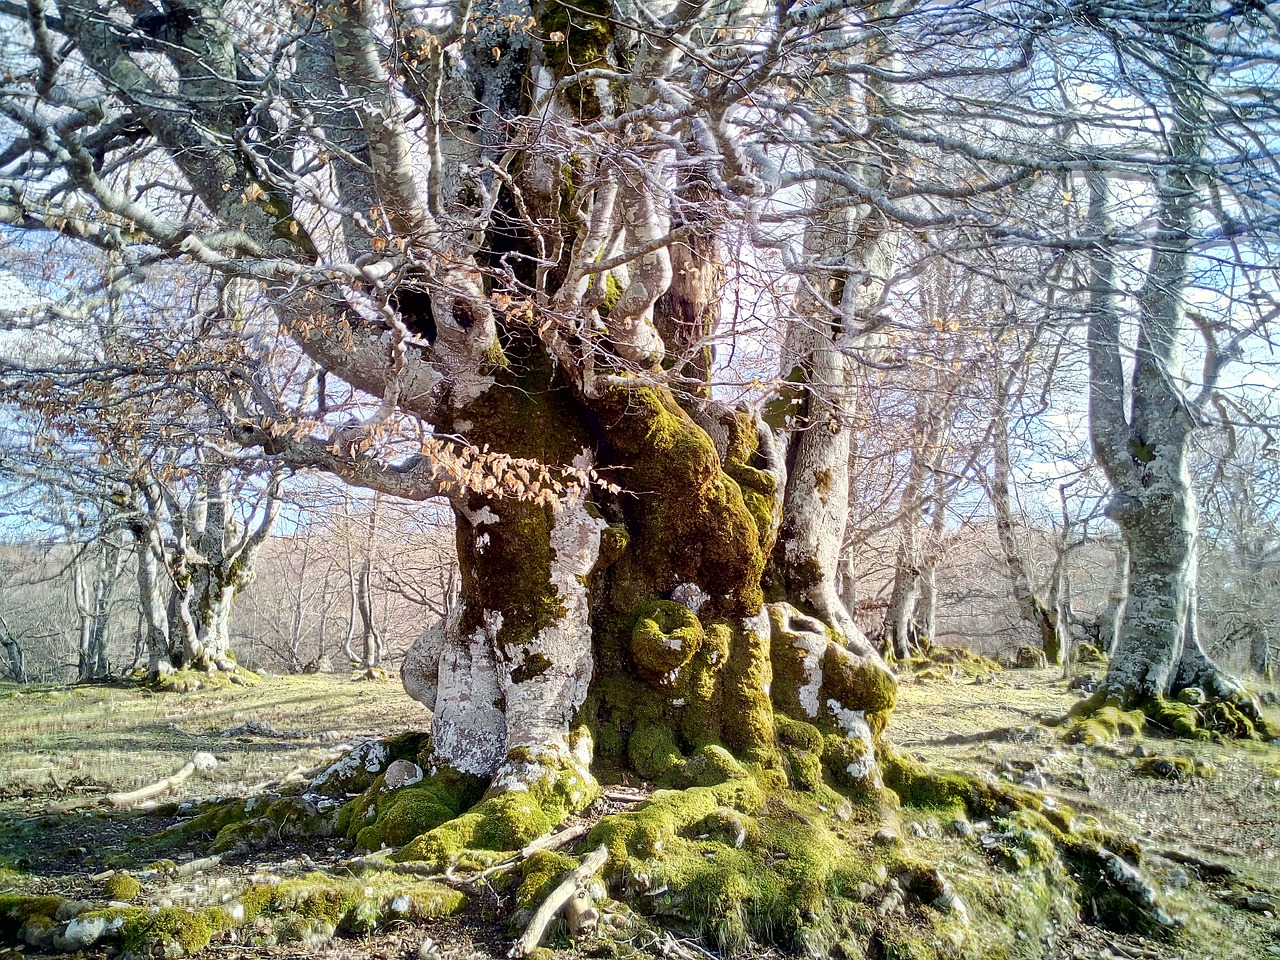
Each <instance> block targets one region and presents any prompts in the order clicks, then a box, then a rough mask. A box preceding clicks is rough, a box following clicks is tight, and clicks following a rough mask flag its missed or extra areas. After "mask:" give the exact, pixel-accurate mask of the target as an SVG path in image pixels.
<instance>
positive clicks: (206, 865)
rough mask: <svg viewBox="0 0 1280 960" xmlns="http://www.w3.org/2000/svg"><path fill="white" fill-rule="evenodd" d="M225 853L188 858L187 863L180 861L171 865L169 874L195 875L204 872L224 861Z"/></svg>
mask: <svg viewBox="0 0 1280 960" xmlns="http://www.w3.org/2000/svg"><path fill="white" fill-rule="evenodd" d="M222 858H223V854H221V853H215V854H213V855H212V856H208V857H201V858H200V859H199V860H188V861H187V862H186V863H180V864H178V865H177V866H174V867H170V868H169V869H168V871H167V872H168V874H169V875H170V876H172V877H194V876H195V875H196V874H198V873H204V871H206V870H210V869H212V868H213V867H216V866H217V865H218V864H220V863H221V862H222Z"/></svg>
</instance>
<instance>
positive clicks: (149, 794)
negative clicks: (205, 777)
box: [107, 751, 218, 808]
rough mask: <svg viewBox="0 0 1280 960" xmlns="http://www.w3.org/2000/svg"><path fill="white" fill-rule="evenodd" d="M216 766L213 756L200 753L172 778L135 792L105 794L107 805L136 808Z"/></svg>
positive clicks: (166, 778) (158, 781) (216, 762)
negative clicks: (196, 774)
mask: <svg viewBox="0 0 1280 960" xmlns="http://www.w3.org/2000/svg"><path fill="white" fill-rule="evenodd" d="M217 766H218V761H217V759H215V758H214V756H213V754H211V753H204V752H203V751H201V752H200V753H197V754H196V755H195V756H193V757H192V758H191V759H190V760H188V761H187V762H186V763H184V764H183V765H182V769H181V770H179V771H178V772H177V773H175V774H173V775H172V776H169V777H165V778H164V779H163V780H157V781H156V782H155V783H151V784H148V785H147V786H145V787H139V788H138V789H137V790H129V791H127V792H125V793H109V794H107V803H109V804H111V806H113V807H117V808H127V807H134V806H137V805H138V804H140V803H142V802H144V801H146V800H151V799H153V798H154V797H158V796H160V795H161V794H165V793H168V792H169V791H170V790H172V789H173V788H174V787H177V786H179V785H180V784H182V783H183V782H185V781H187V780H189V779H191V776H192V775H193V774H195V773H197V772H199V773H208V772H209V771H210V770H213V769H215V768H216V767H217Z"/></svg>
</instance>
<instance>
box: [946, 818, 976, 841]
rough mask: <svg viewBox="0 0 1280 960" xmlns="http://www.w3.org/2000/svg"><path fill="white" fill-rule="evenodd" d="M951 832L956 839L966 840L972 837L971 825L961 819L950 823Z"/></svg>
mask: <svg viewBox="0 0 1280 960" xmlns="http://www.w3.org/2000/svg"><path fill="white" fill-rule="evenodd" d="M951 832H952V833H954V834H955V835H956V836H957V837H964V838H965V839H968V838H969V837H972V836H973V824H971V823H970V822H969V821H968V820H965V819H963V818H956V819H955V820H952V821H951Z"/></svg>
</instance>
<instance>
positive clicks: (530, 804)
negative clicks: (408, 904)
mask: <svg viewBox="0 0 1280 960" xmlns="http://www.w3.org/2000/svg"><path fill="white" fill-rule="evenodd" d="M553 826H555V823H554V822H552V821H551V819H550V818H549V817H548V816H547V814H546V813H545V812H544V811H543V809H542V807H541V805H540V804H539V803H538V802H537V800H536V799H535V798H534V797H532V796H531V795H530V794H529V793H528V792H527V791H519V792H513V793H504V794H501V795H499V796H496V797H489V798H488V799H486V800H482V801H481V802H480V803H478V804H477V805H476V806H475V807H473V808H472V809H471V810H469V811H467V812H466V813H464V814H463V815H462V816H460V817H455V818H454V819H452V820H449V821H447V822H446V823H443V824H441V825H440V826H438V827H436V828H435V829H434V830H430V831H428V832H427V833H424V834H423V835H421V836H419V837H418V838H416V839H415V840H413V841H412V842H411V843H409V844H408V846H406V847H404V849H402V850H401V851H400V852H399V853H397V854H396V855H395V858H394V859H396V860H398V861H401V862H404V861H409V860H422V861H426V862H428V863H443V864H447V863H450V862H452V861H455V860H456V859H457V858H458V856H459V855H460V854H462V853H463V852H464V851H467V850H495V851H507V850H518V849H520V848H521V847H523V846H524V845H525V844H527V843H529V842H530V841H532V840H535V839H537V838H538V837H540V836H542V835H543V834H544V833H547V832H549V831H550V830H551V828H552V827H553Z"/></svg>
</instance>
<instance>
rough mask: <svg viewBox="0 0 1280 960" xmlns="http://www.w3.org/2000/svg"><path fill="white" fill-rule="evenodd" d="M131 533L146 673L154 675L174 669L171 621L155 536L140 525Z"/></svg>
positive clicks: (151, 530)
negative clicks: (143, 630) (170, 637)
mask: <svg viewBox="0 0 1280 960" xmlns="http://www.w3.org/2000/svg"><path fill="white" fill-rule="evenodd" d="M131 530H132V533H133V538H134V542H135V543H136V551H135V556H136V558H137V570H138V600H139V603H140V605H141V607H142V621H143V624H144V625H145V631H146V645H145V648H146V656H147V672H148V673H150V674H152V675H153V676H155V675H159V674H161V673H167V672H169V671H171V670H172V669H173V662H172V659H171V657H170V652H169V643H170V640H169V624H170V622H171V621H170V618H169V615H168V613H167V612H166V603H165V598H164V589H163V585H162V583H161V580H160V562H159V556H158V554H159V552H160V548H159V545H158V543H157V542H156V540H157V538H158V534H156V532H155V531H154V530H153V529H152V527H151V526H150V525H149V524H145V523H142V522H138V523H135V524H134V525H133V527H132V528H131Z"/></svg>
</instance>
